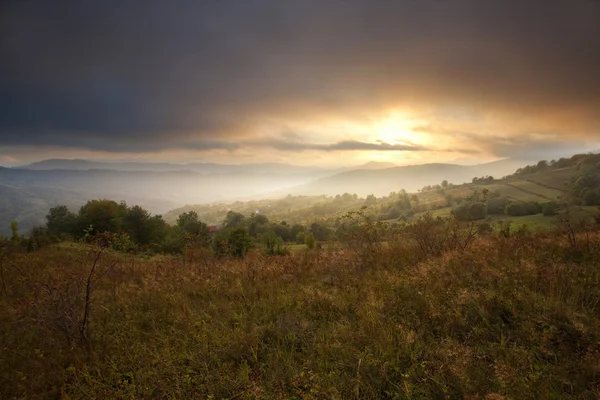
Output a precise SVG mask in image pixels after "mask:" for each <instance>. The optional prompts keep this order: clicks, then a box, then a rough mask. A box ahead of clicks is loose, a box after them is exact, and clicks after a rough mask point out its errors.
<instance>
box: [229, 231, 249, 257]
mask: <svg viewBox="0 0 600 400" xmlns="http://www.w3.org/2000/svg"><path fill="white" fill-rule="evenodd" d="M251 247H252V237H251V236H250V235H249V234H248V231H247V230H246V228H233V229H232V230H231V231H230V233H229V251H230V254H231V256H233V257H237V258H244V256H245V255H246V253H248V250H250V248H251Z"/></svg>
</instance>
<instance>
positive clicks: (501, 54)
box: [0, 0, 600, 154]
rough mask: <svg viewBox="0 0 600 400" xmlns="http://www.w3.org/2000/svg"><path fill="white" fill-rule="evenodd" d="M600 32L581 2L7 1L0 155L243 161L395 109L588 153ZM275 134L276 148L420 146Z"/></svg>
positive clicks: (599, 84) (599, 96)
mask: <svg viewBox="0 0 600 400" xmlns="http://www.w3.org/2000/svg"><path fill="white" fill-rule="evenodd" d="M599 21H600V3H599V2H593V1H586V0H531V1H527V2H524V1H522V0H503V1H497V0H454V1H414V0H407V1H402V0H381V1H376V2H375V1H374V2H368V1H362V0H346V1H334V0H331V1H322V0H303V1H295V0H287V1H286V0H253V1H250V0H248V1H245V0H244V1H238V0H223V1H212V2H197V1H191V0H190V1H187V0H182V1H178V2H164V1H160V0H148V1H143V2H142V1H130V2H126V3H122V2H118V1H116V0H114V1H113V0H109V1H106V2H99V3H95V2H85V1H61V2H47V1H28V2H3V3H2V5H0V38H1V39H0V59H2V60H3V62H2V63H1V64H0V110H2V112H1V113H0V143H1V144H5V145H8V144H10V145H13V146H25V145H54V146H66V147H79V148H86V149H97V150H106V151H129V152H135V151H138V152H147V151H155V150H158V149H173V148H174V149H177V148H182V147H185V148H191V149H199V150H225V151H236V150H238V149H240V148H241V147H243V146H252V143H253V141H256V140H257V139H258V138H260V137H261V136H264V135H263V133H261V129H262V128H264V126H265V125H268V124H269V121H272V120H278V121H303V122H306V121H311V122H313V123H319V121H321V120H323V119H328V120H349V121H358V122H360V121H368V120H370V119H372V118H374V116H377V115H379V114H380V113H381V112H382V111H384V110H387V109H391V108H410V109H412V110H416V111H415V112H417V113H419V114H426V115H428V118H429V119H430V120H432V123H435V122H436V121H437V120H438V119H455V120H456V121H457V125H458V122H461V118H462V117H461V116H459V115H454V114H453V113H452V112H447V110H448V109H454V108H463V109H467V110H469V115H471V116H475V117H476V116H480V115H482V116H487V115H494V116H496V119H497V121H496V122H497V124H498V126H502V127H504V130H505V132H504V133H503V135H505V136H507V137H510V136H511V135H512V136H515V135H519V134H520V133H521V132H522V131H523V130H522V129H521V127H514V128H513V127H511V124H512V122H513V121H520V120H525V119H527V120H529V121H530V125H531V126H532V127H533V128H535V127H538V126H539V127H540V129H531V130H530V131H538V132H542V134H545V132H562V135H563V137H562V138H561V140H563V141H564V140H573V141H575V140H578V141H584V140H588V139H593V138H594V137H597V135H598V134H599V133H600V114H599V113H598V110H599V109H600V79H599V78H598V73H597V71H599V70H600V52H599V51H597V49H598V48H600V23H599ZM463 128H464V127H463ZM541 128H543V129H541ZM477 135H478V136H481V135H480V134H477ZM278 139H279V140H280V141H279V142H278V141H277V140H278ZM285 139H286V138H285V137H275V138H274V139H273V142H272V143H271V148H274V149H277V150H281V151H294V150H298V151H301V150H315V151H329V152H333V151H336V150H340V151H341V150H367V151H415V150H419V149H415V148H414V147H412V148H411V147H410V146H409V147H407V148H403V147H402V145H395V144H390V143H369V142H368V140H363V139H364V138H354V139H351V140H338V139H339V138H338V137H335V136H331V137H329V138H326V139H329V141H330V142H331V143H332V144H314V143H313V144H311V143H308V144H303V143H295V142H294V143H285ZM472 140H475V139H472ZM480 141H481V146H480V147H485V146H484V143H488V144H494V145H498V146H500V149H501V150H496V151H498V154H513V152H519V151H520V150H521V148H522V147H521V144H522V143H521V142H519V140H518V139H509V140H508V141H507V142H506V143H505V144H503V142H502V140H500V139H498V140H497V141H496V143H493V140H492V139H491V138H490V137H488V136H486V135H483V136H482V137H481V139H480ZM502 146H504V147H502Z"/></svg>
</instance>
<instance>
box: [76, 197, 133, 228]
mask: <svg viewBox="0 0 600 400" xmlns="http://www.w3.org/2000/svg"><path fill="white" fill-rule="evenodd" d="M124 208H125V209H126V208H127V206H126V205H125V204H124V203H121V204H118V203H117V202H115V201H113V200H90V201H88V202H87V203H86V204H85V205H84V206H83V207H81V208H80V209H79V215H78V217H77V222H78V229H79V234H82V232H83V230H84V229H86V228H88V227H89V226H92V232H93V233H103V232H112V233H116V232H118V231H119V230H120V229H121V219H120V217H121V215H122V214H123V211H124V210H123V209H124Z"/></svg>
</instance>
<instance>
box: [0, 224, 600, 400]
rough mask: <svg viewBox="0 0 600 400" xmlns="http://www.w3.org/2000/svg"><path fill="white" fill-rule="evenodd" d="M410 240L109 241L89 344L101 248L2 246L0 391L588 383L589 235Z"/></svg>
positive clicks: (411, 393) (594, 259)
mask: <svg viewBox="0 0 600 400" xmlns="http://www.w3.org/2000/svg"><path fill="white" fill-rule="evenodd" d="M580 240H584V238H583V237H581V238H580ZM411 243H412V242H410V241H407V240H398V241H397V242H389V243H388V245H387V246H385V247H383V248H380V249H379V250H378V252H377V253H376V256H375V257H372V256H369V255H368V254H362V253H353V252H351V251H350V250H346V251H342V252H338V253H330V252H312V253H303V254H298V255H293V256H286V257H272V258H264V257H261V256H258V255H253V256H251V257H249V258H247V259H246V260H244V261H236V260H214V259H210V258H208V259H205V258H204V257H201V256H199V255H198V254H190V255H189V256H188V259H187V261H186V262H185V263H184V262H183V260H181V259H176V258H169V257H156V258H152V259H145V260H140V259H138V260H135V262H132V259H131V258H130V257H123V256H120V255H117V254H105V255H103V256H102V257H101V259H100V264H99V266H98V268H99V269H98V271H103V270H104V268H105V267H106V266H108V265H113V263H115V262H116V265H115V267H114V269H113V270H111V271H110V272H108V273H107V274H106V275H105V276H103V277H102V278H99V279H98V280H97V281H96V286H95V291H94V292H93V295H92V297H91V299H92V307H91V319H90V326H89V332H88V335H87V337H88V340H89V342H88V344H87V345H83V344H82V343H80V342H79V341H78V340H77V338H78V337H79V331H78V326H79V325H78V321H80V316H81V314H82V310H83V287H84V286H83V281H84V279H85V277H86V273H87V271H88V270H89V267H90V265H92V262H93V259H94V258H95V255H94V254H86V253H84V252H83V251H82V249H81V248H79V247H74V248H72V249H69V248H68V247H62V248H60V249H59V248H48V249H45V250H42V251H40V252H38V253H33V254H21V255H11V256H10V257H9V258H7V257H8V256H6V255H5V258H4V260H8V259H10V262H5V263H4V264H3V265H4V269H3V278H2V279H3V281H2V285H1V287H2V297H0V398H28V399H36V398H58V397H62V398H71V399H78V398H89V397H90V396H92V397H95V398H265V399H270V398H281V399H284V398H298V399H301V398H302V399H321V398H339V399H342V398H343V399H348V398H396V399H404V398H406V399H408V398H472V399H477V398H483V397H484V396H486V395H490V394H491V393H499V394H502V395H505V396H508V397H509V398H515V399H516V398H581V399H584V398H598V397H599V396H600V368H599V367H598V362H597V361H598V358H599V357H600V317H599V315H600V268H599V267H600V265H599V264H598V262H599V260H600V257H599V255H600V236H598V235H597V234H594V235H592V236H591V243H590V246H589V247H584V249H585V250H584V251H583V252H573V251H572V250H570V249H569V247H568V242H567V241H566V239H565V238H562V237H556V236H555V237H544V236H532V235H525V236H517V237H511V238H503V237H489V238H481V239H479V240H478V241H477V242H475V243H474V244H473V245H472V246H471V247H470V248H469V249H468V250H467V251H466V252H464V253H455V252H450V253H445V254H443V255H442V256H441V257H439V258H424V256H423V255H422V254H421V253H420V252H419V250H418V247H415V246H414V245H413V244H411ZM582 243H583V242H582ZM365 257H366V258H365ZM488 398H490V399H491V398H496V399H498V398H501V397H488Z"/></svg>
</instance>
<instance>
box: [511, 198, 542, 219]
mask: <svg viewBox="0 0 600 400" xmlns="http://www.w3.org/2000/svg"><path fill="white" fill-rule="evenodd" d="M542 211H543V206H542V205H541V204H540V203H538V202H535V201H528V202H520V203H516V202H515V203H509V204H508V205H507V206H506V210H505V213H506V215H510V216H513V217H520V216H523V215H535V214H539V213H541V212H542Z"/></svg>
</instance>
